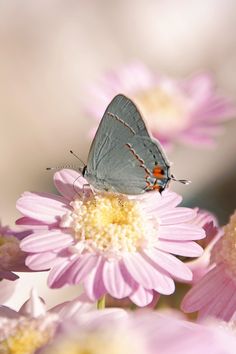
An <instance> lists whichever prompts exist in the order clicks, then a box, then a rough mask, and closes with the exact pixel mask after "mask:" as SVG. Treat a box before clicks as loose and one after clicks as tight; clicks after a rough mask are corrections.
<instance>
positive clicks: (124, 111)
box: [87, 94, 149, 174]
mask: <svg viewBox="0 0 236 354" xmlns="http://www.w3.org/2000/svg"><path fill="white" fill-rule="evenodd" d="M134 135H140V136H146V137H148V136H149V134H148V131H147V128H146V126H145V123H144V121H143V119H142V116H141V114H140V113H139V111H138V109H137V107H136V106H135V104H134V103H133V102H132V101H131V100H130V99H129V98H127V97H126V96H124V95H121V94H120V95H117V96H115V97H114V98H113V100H112V101H111V103H110V104H109V106H108V107H107V109H106V111H105V113H104V115H103V117H102V120H101V122H100V125H99V127H98V130H97V132H96V135H95V137H94V140H93V142H92V145H91V148H90V151H89V156H88V164H87V170H88V173H89V174H94V173H95V171H96V170H97V166H98V165H99V163H100V162H101V160H102V159H104V157H105V156H106V155H107V154H108V153H109V152H110V151H111V150H113V149H114V148H116V147H117V148H118V147H121V146H123V145H124V144H125V143H126V142H127V141H128V139H130V138H132V137H133V136H134Z"/></svg>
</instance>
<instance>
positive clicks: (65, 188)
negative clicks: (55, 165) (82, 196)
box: [54, 169, 88, 201]
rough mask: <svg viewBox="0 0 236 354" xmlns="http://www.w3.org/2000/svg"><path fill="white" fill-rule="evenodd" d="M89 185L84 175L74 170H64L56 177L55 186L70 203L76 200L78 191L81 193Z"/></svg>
mask: <svg viewBox="0 0 236 354" xmlns="http://www.w3.org/2000/svg"><path fill="white" fill-rule="evenodd" d="M87 183H88V182H87V181H86V180H85V179H84V178H83V177H82V175H81V174H79V173H78V172H77V171H74V170H69V169H63V170H61V171H58V172H56V173H55V175H54V184H55V186H56V188H57V190H58V191H59V192H60V193H61V194H62V195H63V197H65V198H66V199H68V200H70V201H71V200H73V199H74V196H75V195H76V194H77V193H76V191H77V190H78V192H80V191H81V190H82V188H83V185H84V184H87Z"/></svg>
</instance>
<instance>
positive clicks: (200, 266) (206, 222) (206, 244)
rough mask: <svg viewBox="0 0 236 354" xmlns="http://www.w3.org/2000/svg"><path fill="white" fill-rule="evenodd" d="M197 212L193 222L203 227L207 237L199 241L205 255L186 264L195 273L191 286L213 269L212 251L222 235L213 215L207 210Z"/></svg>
mask: <svg viewBox="0 0 236 354" xmlns="http://www.w3.org/2000/svg"><path fill="white" fill-rule="evenodd" d="M195 210H196V211H197V215H196V217H195V218H194V220H193V224H194V225H198V226H200V227H202V228H203V229H204V230H205V232H206V237H205V238H204V239H202V240H199V241H198V244H200V246H202V247H203V249H204V252H203V254H202V255H201V256H200V257H199V258H197V259H194V260H190V261H188V262H187V263H186V265H187V266H188V267H189V268H190V269H191V271H192V273H193V279H192V281H191V284H195V283H196V282H198V281H199V280H200V278H202V277H203V276H204V275H205V274H206V273H207V272H208V271H209V270H210V268H211V267H212V265H211V264H210V256H211V250H212V248H213V246H214V245H215V243H216V242H217V240H218V239H219V238H220V236H221V233H222V232H221V229H220V228H219V226H218V221H217V219H216V217H215V216H214V215H213V214H211V213H210V212H208V211H205V210H199V209H198V208H196V209H195Z"/></svg>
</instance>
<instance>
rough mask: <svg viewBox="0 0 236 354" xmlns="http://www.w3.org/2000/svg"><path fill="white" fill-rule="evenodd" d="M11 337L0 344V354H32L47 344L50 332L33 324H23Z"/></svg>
mask: <svg viewBox="0 0 236 354" xmlns="http://www.w3.org/2000/svg"><path fill="white" fill-rule="evenodd" d="M13 332H14V333H12V334H11V335H9V336H8V337H7V338H6V339H5V340H4V341H2V342H1V343H0V353H4V354H33V353H35V351H36V349H39V348H41V347H42V346H44V345H45V344H47V343H48V342H49V340H50V339H51V337H52V330H49V329H48V328H47V330H45V329H44V330H42V329H40V328H37V326H35V323H34V322H32V323H30V322H29V321H26V322H24V323H23V324H21V325H20V326H19V327H18V328H16V329H15V330H14V331H13Z"/></svg>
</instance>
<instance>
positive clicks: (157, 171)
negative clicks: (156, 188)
mask: <svg viewBox="0 0 236 354" xmlns="http://www.w3.org/2000/svg"><path fill="white" fill-rule="evenodd" d="M152 173H153V176H154V177H155V178H163V177H164V170H163V169H162V168H161V167H160V166H155V167H154V168H153V171H152Z"/></svg>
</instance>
